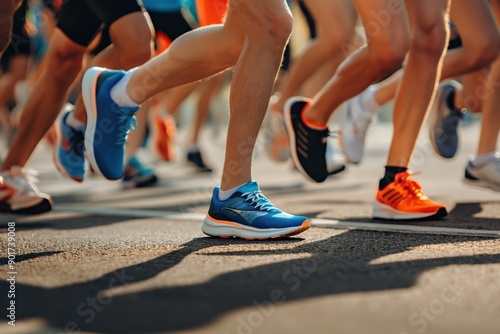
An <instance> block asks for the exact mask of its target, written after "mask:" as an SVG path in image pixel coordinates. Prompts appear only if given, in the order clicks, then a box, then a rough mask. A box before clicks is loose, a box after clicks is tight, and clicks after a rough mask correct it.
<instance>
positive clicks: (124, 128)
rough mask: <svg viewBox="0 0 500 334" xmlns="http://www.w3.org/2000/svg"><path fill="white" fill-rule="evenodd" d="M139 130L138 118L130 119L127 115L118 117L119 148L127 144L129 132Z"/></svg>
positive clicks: (117, 143)
mask: <svg viewBox="0 0 500 334" xmlns="http://www.w3.org/2000/svg"><path fill="white" fill-rule="evenodd" d="M136 129H137V118H135V116H132V117H130V115H127V114H120V115H119V116H118V127H117V129H116V142H115V144H116V145H117V146H123V145H125V143H126V142H127V138H128V132H129V130H136Z"/></svg>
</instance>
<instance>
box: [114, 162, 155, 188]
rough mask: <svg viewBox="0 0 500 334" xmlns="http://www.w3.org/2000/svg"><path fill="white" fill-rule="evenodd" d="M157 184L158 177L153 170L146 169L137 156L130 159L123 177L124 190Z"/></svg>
mask: <svg viewBox="0 0 500 334" xmlns="http://www.w3.org/2000/svg"><path fill="white" fill-rule="evenodd" d="M157 182H158V177H157V176H156V174H155V172H154V170H153V169H152V168H149V167H145V166H144V165H143V164H142V163H141V162H140V161H139V159H137V157H135V156H133V157H132V158H130V159H129V161H128V163H127V166H125V172H124V175H123V180H122V185H123V188H125V189H130V188H143V187H151V186H153V185H155V184H156V183H157Z"/></svg>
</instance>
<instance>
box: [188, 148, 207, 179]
mask: <svg viewBox="0 0 500 334" xmlns="http://www.w3.org/2000/svg"><path fill="white" fill-rule="evenodd" d="M187 161H189V162H190V163H191V164H192V165H193V166H194V167H195V168H196V169H197V170H198V171H199V172H203V173H211V172H212V168H210V167H208V166H207V165H205V162H204V161H203V158H202V156H201V152H200V151H198V150H197V151H190V152H188V154H187Z"/></svg>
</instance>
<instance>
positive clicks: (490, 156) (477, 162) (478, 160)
mask: <svg viewBox="0 0 500 334" xmlns="http://www.w3.org/2000/svg"><path fill="white" fill-rule="evenodd" d="M497 156H498V155H497V152H488V153H484V154H479V155H478V156H476V157H475V158H474V160H472V166H474V167H479V166H481V165H484V164H486V163H488V162H490V161H492V160H494V159H495V158H496V157H497Z"/></svg>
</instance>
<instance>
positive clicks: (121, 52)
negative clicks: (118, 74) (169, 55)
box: [74, 12, 152, 123]
mask: <svg viewBox="0 0 500 334" xmlns="http://www.w3.org/2000/svg"><path fill="white" fill-rule="evenodd" d="M109 34H110V37H111V41H112V42H113V44H111V45H110V46H109V47H107V48H106V49H105V50H104V51H102V52H100V53H99V54H98V55H97V56H96V57H95V58H94V59H93V60H92V62H91V63H90V66H102V67H107V68H111V69H126V70H129V69H131V68H133V67H136V66H139V65H142V64H144V63H145V62H146V61H148V60H149V59H150V58H151V53H152V32H151V30H150V27H149V24H148V21H147V19H146V17H145V16H144V14H143V13H142V12H135V13H131V14H128V15H125V16H124V17H122V18H120V19H119V20H117V21H116V22H114V23H113V24H112V25H111V27H110V29H109ZM74 115H75V118H76V119H78V120H80V121H81V122H83V123H85V122H86V121H87V114H86V112H85V106H84V105H83V100H82V97H81V96H79V97H78V100H77V102H76V103H75V111H74Z"/></svg>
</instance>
